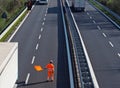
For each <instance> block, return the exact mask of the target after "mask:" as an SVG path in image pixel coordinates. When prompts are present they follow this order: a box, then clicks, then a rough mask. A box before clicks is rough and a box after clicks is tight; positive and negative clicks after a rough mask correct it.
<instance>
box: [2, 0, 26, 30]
mask: <svg viewBox="0 0 120 88" xmlns="http://www.w3.org/2000/svg"><path fill="white" fill-rule="evenodd" d="M25 1H26V0H0V32H1V31H3V30H4V28H6V27H7V26H8V24H10V23H11V22H12V20H13V19H14V18H15V17H16V16H17V15H18V14H19V12H20V11H21V10H22V9H23V8H24V3H25ZM3 12H6V13H7V17H8V18H7V19H3V18H1V15H2V13H3Z"/></svg>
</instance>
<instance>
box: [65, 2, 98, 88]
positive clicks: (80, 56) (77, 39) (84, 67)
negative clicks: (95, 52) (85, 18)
mask: <svg viewBox="0 0 120 88" xmlns="http://www.w3.org/2000/svg"><path fill="white" fill-rule="evenodd" d="M65 11H66V15H67V16H66V17H67V20H68V25H69V28H70V29H69V31H70V32H71V37H72V43H73V48H74V52H75V56H74V57H75V59H76V65H77V67H78V70H77V74H78V75H77V76H78V85H79V88H99V86H98V83H97V80H96V77H95V75H94V72H93V68H92V65H91V62H90V60H89V57H88V54H87V51H86V48H85V45H84V42H83V40H82V36H81V34H80V31H79V29H78V27H77V24H76V22H75V19H74V17H73V14H72V13H71V10H70V8H69V5H68V1H66V2H65ZM78 71H79V72H78ZM79 83H80V84H79Z"/></svg>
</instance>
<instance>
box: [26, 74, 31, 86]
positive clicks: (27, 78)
mask: <svg viewBox="0 0 120 88" xmlns="http://www.w3.org/2000/svg"><path fill="white" fill-rule="evenodd" d="M29 78H30V73H28V74H27V77H26V80H25V84H28V80H29Z"/></svg>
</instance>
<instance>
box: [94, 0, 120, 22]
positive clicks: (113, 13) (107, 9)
mask: <svg viewBox="0 0 120 88" xmlns="http://www.w3.org/2000/svg"><path fill="white" fill-rule="evenodd" d="M94 1H95V2H96V3H97V4H99V5H100V6H101V7H103V8H104V9H105V10H106V11H108V12H109V13H111V14H112V15H113V16H114V17H115V18H117V19H119V20H120V16H119V15H118V14H116V13H115V12H113V11H112V10H110V9H109V8H107V7H106V6H104V5H102V4H101V3H99V2H98V1H96V0H94Z"/></svg>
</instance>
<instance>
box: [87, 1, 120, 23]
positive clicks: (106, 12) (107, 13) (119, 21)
mask: <svg viewBox="0 0 120 88" xmlns="http://www.w3.org/2000/svg"><path fill="white" fill-rule="evenodd" d="M89 1H90V2H91V3H92V4H93V5H94V6H95V7H97V8H98V9H99V10H101V11H102V12H103V13H104V14H106V15H107V16H108V17H110V18H111V19H112V20H113V21H115V22H116V23H117V24H118V25H120V20H118V19H117V18H116V17H114V16H113V15H112V14H111V13H109V12H108V11H107V10H105V9H104V8H103V7H101V6H100V5H98V4H97V3H96V2H94V1H93V0H89Z"/></svg>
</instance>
